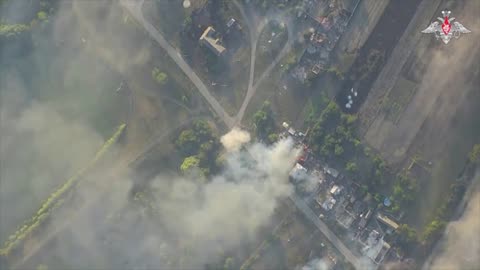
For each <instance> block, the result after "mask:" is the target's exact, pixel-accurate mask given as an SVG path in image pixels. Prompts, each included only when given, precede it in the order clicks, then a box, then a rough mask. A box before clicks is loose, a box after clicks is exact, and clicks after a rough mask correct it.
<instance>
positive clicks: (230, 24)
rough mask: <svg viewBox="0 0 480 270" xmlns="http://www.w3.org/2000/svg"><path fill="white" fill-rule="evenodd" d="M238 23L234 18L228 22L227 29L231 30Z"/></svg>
mask: <svg viewBox="0 0 480 270" xmlns="http://www.w3.org/2000/svg"><path fill="white" fill-rule="evenodd" d="M236 22H237V21H236V20H235V19H234V18H231V19H230V20H229V21H228V22H227V27H228V28H230V27H232V26H233V25H234V24H235V23H236Z"/></svg>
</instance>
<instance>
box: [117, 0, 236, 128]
mask: <svg viewBox="0 0 480 270" xmlns="http://www.w3.org/2000/svg"><path fill="white" fill-rule="evenodd" d="M120 3H121V5H122V6H123V7H124V8H126V9H127V10H128V11H129V12H130V14H131V15H132V16H133V17H134V18H135V20H137V21H138V23H140V24H141V25H142V26H143V28H144V29H145V30H146V31H147V33H148V34H149V35H150V36H151V37H152V38H153V39H154V40H155V41H156V42H157V43H158V44H159V45H160V47H162V48H163V49H164V50H165V51H166V52H167V53H168V55H169V56H170V57H171V58H172V59H173V61H175V63H176V64H177V65H178V66H179V67H180V69H181V70H182V71H183V72H184V73H185V75H186V76H187V77H188V78H189V79H190V80H191V81H192V83H193V84H194V85H195V86H196V88H197V89H198V91H199V92H200V94H201V95H202V96H203V97H204V98H205V100H206V101H207V102H208V104H209V105H210V106H211V107H212V109H213V110H214V111H215V113H216V115H217V116H218V117H220V118H221V119H222V121H223V122H224V123H225V124H226V125H227V127H228V128H232V127H233V126H234V125H235V121H234V118H232V117H231V116H230V115H228V114H227V112H226V111H225V110H224V109H223V107H222V106H221V105H220V103H218V101H217V100H216V99H215V98H214V97H213V96H212V94H210V91H209V89H208V88H207V87H206V86H205V84H204V83H203V82H202V80H201V79H200V78H199V77H198V75H197V74H196V73H195V71H193V69H192V68H191V67H190V65H189V64H187V62H185V60H183V57H182V56H181V55H180V53H179V52H178V51H177V50H176V49H175V48H174V47H173V46H172V45H170V43H168V41H167V40H166V39H165V38H164V37H163V36H162V34H161V33H160V32H159V31H158V30H157V29H156V28H155V27H154V26H153V25H152V24H150V23H149V22H148V21H147V20H145V18H144V17H143V13H142V9H141V6H142V5H143V0H141V1H131V0H122V1H120Z"/></svg>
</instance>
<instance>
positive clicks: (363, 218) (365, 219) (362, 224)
mask: <svg viewBox="0 0 480 270" xmlns="http://www.w3.org/2000/svg"><path fill="white" fill-rule="evenodd" d="M372 213H373V211H372V210H371V209H368V211H367V213H366V214H365V215H364V214H361V215H360V222H359V223H358V228H359V229H363V228H365V226H367V223H368V221H369V220H370V218H371V217H372Z"/></svg>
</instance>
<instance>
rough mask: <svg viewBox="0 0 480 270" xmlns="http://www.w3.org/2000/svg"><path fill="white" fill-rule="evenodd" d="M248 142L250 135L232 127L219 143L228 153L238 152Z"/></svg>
mask: <svg viewBox="0 0 480 270" xmlns="http://www.w3.org/2000/svg"><path fill="white" fill-rule="evenodd" d="M249 141H250V134H249V133H248V132H246V131H244V130H241V129H239V128H237V127H234V128H233V129H232V130H231V131H230V132H228V133H227V134H225V135H223V136H222V137H221V138H220V142H221V143H222V144H223V147H225V149H226V150H227V151H228V152H234V151H238V150H239V149H240V147H242V145H244V144H245V143H248V142H249Z"/></svg>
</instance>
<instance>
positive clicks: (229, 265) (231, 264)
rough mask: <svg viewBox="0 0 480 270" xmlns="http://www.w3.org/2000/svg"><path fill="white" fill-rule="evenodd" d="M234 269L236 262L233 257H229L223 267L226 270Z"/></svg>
mask: <svg viewBox="0 0 480 270" xmlns="http://www.w3.org/2000/svg"><path fill="white" fill-rule="evenodd" d="M233 267H234V261H233V258H232V257H228V258H227V259H225V264H224V265H223V269H224V270H233Z"/></svg>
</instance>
